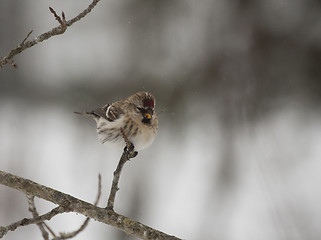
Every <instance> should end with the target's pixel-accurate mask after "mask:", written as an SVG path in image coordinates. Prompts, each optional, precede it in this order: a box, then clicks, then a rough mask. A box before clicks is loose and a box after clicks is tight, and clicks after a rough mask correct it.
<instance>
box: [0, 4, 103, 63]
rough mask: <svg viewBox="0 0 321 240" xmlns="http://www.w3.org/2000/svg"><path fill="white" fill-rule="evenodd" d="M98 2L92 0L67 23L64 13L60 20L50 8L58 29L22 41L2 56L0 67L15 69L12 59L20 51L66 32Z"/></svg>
mask: <svg viewBox="0 0 321 240" xmlns="http://www.w3.org/2000/svg"><path fill="white" fill-rule="evenodd" d="M99 1H100V0H93V1H92V3H91V4H90V5H89V6H88V7H87V8H86V9H85V10H84V11H82V12H81V13H79V14H78V15H77V16H76V17H74V18H72V19H70V20H69V21H66V19H65V14H64V13H62V19H61V18H60V17H59V16H58V15H57V13H56V12H55V11H54V10H53V9H52V8H50V11H51V10H53V11H51V12H52V13H53V14H54V16H55V18H56V20H57V21H58V22H59V24H60V25H59V26H58V27H55V28H53V29H51V30H50V31H48V32H45V33H43V34H41V35H39V36H38V37H36V38H34V39H32V40H30V41H25V40H26V39H25V40H24V41H22V43H21V44H19V45H18V46H17V47H15V48H14V49H12V50H11V51H10V52H9V53H8V54H7V55H5V56H3V57H2V58H1V59H0V67H1V68H2V67H3V66H4V65H6V64H8V63H10V64H11V65H12V66H14V67H17V65H16V63H15V62H14V61H13V57H14V56H15V55H17V54H19V53H21V52H22V51H24V50H26V49H27V48H31V47H32V46H34V45H36V44H38V43H40V42H42V41H44V40H47V39H49V38H51V37H52V36H56V35H59V34H62V33H64V32H65V31H66V29H67V27H69V26H71V25H72V24H74V23H75V22H77V21H79V20H80V19H81V18H83V17H85V16H86V15H87V14H88V13H90V12H91V10H92V9H93V8H94V7H95V6H96V5H97V3H98V2H99ZM57 17H58V19H60V21H59V20H58V19H57ZM27 37H28V36H27Z"/></svg>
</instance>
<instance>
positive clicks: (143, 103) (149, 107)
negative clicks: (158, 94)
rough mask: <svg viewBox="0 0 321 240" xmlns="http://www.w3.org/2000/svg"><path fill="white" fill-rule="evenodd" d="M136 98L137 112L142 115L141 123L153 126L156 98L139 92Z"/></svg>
mask: <svg viewBox="0 0 321 240" xmlns="http://www.w3.org/2000/svg"><path fill="white" fill-rule="evenodd" d="M133 96H134V99H135V100H134V105H135V111H136V113H137V114H140V117H141V121H142V122H143V123H145V124H151V121H152V120H153V119H154V118H155V117H156V115H155V103H156V101H155V97H154V96H153V95H152V94H150V93H148V92H139V93H136V94H135V95H133Z"/></svg>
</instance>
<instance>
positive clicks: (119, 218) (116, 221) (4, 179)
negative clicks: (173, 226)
mask: <svg viewBox="0 0 321 240" xmlns="http://www.w3.org/2000/svg"><path fill="white" fill-rule="evenodd" d="M0 184H2V185H5V186H8V187H10V188H14V189H17V190H19V191H21V192H23V193H25V194H29V195H34V196H36V197H38V198H42V199H45V200H47V201H50V202H52V203H55V204H58V205H59V206H60V207H62V208H64V209H67V210H68V211H72V212H77V213H80V214H82V215H85V216H86V217H90V218H91V219H94V220H97V221H99V222H102V223H105V224H108V225H111V226H114V227H116V228H118V229H120V230H122V231H124V232H125V233H127V234H128V235H131V236H136V237H138V238H141V239H145V240H156V239H157V240H180V239H179V238H177V237H174V236H170V235H168V234H166V233H163V232H161V231H158V230H156V229H153V228H151V227H148V226H146V225H144V224H142V223H140V222H137V221H135V220H132V219H130V218H128V217H125V216H123V215H120V214H118V213H116V212H114V211H111V210H107V209H104V208H100V207H97V206H94V205H93V204H90V203H87V202H84V201H82V200H80V199H77V198H75V197H72V196H70V195H68V194H65V193H63V192H59V191H57V190H54V189H52V188H49V187H46V186H43V185H40V184H38V183H36V182H33V181H31V180H28V179H24V178H21V177H18V176H15V175H12V174H10V173H6V172H3V171H0ZM7 230H8V229H6V228H4V227H0V235H1V234H2V233H3V232H6V231H7Z"/></svg>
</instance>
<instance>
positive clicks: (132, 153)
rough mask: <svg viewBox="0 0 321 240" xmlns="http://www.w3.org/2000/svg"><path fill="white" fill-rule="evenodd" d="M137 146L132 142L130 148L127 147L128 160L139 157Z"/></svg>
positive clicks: (125, 150) (125, 149)
mask: <svg viewBox="0 0 321 240" xmlns="http://www.w3.org/2000/svg"><path fill="white" fill-rule="evenodd" d="M134 149H135V146H134V144H132V143H131V142H130V143H129V144H128V146H125V148H124V152H125V153H126V154H127V157H128V159H130V158H134V157H136V156H137V154H138V152H137V151H135V150H134Z"/></svg>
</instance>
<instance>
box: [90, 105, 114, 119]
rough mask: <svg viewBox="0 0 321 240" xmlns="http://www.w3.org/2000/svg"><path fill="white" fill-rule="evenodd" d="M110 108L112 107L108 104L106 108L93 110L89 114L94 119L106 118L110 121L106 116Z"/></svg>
mask: <svg viewBox="0 0 321 240" xmlns="http://www.w3.org/2000/svg"><path fill="white" fill-rule="evenodd" d="M109 106H110V105H109V104H106V105H105V106H103V107H100V108H97V109H95V110H92V111H91V112H89V113H90V114H91V115H93V116H94V117H98V118H99V117H102V118H105V119H106V120H109V119H108V118H107V116H106V111H107V109H108V108H109Z"/></svg>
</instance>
